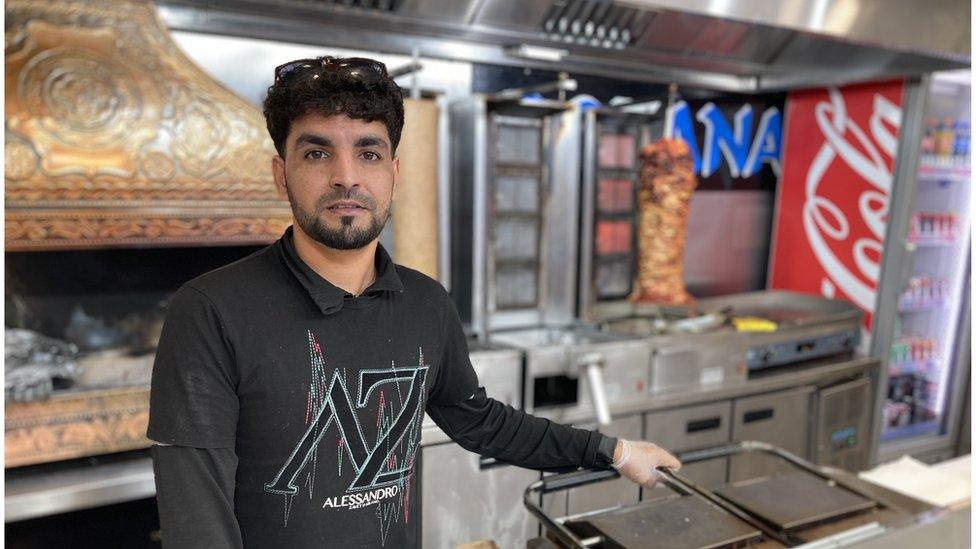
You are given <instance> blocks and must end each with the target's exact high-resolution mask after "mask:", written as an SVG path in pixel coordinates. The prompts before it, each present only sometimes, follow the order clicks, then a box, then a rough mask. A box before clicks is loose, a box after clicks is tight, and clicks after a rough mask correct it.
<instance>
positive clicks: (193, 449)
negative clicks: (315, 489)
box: [147, 286, 242, 548]
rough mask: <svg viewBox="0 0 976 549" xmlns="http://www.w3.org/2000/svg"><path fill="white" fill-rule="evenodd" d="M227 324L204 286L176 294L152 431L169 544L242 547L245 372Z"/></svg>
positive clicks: (158, 366)
mask: <svg viewBox="0 0 976 549" xmlns="http://www.w3.org/2000/svg"><path fill="white" fill-rule="evenodd" d="M232 349H233V344H232V342H231V338H230V337H229V335H228V330H227V326H226V325H225V323H224V321H223V319H222V318H221V316H220V312H219V311H218V310H217V307H216V306H215V305H214V303H213V302H212V301H211V300H210V298H209V297H207V296H206V295H205V294H204V293H202V292H201V291H199V290H197V289H196V288H193V287H191V286H183V287H182V288H180V290H179V291H177V292H176V294H175V295H174V296H173V299H172V300H171V301H170V305H169V310H168V311H167V315H166V322H165V324H164V325H163V333H162V335H161V336H160V341H159V346H158V348H157V349H156V360H155V363H154V364H153V373H152V387H151V390H150V396H149V398H150V403H149V429H148V433H147V436H148V437H149V438H150V439H151V440H153V441H155V442H157V443H159V444H157V445H156V446H153V448H152V456H153V471H154V473H155V477H156V501H157V503H158V506H159V517H160V525H161V532H160V534H161V537H162V540H163V546H164V547H174V548H183V547H190V548H195V547H201V548H203V547H219V548H226V547H240V546H241V538H242V535H241V531H240V528H239V525H238V523H237V517H236V516H235V514H234V491H235V479H236V474H237V454H236V453H235V447H236V437H237V418H238V408H239V404H238V399H237V380H238V372H237V366H236V361H235V359H234V352H233V350H232Z"/></svg>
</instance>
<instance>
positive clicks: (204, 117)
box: [4, 0, 290, 251]
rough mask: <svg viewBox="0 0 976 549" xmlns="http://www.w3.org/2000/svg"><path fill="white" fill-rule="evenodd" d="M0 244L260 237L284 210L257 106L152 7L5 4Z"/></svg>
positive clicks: (284, 219)
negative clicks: (173, 33) (194, 56)
mask: <svg viewBox="0 0 976 549" xmlns="http://www.w3.org/2000/svg"><path fill="white" fill-rule="evenodd" d="M5 11H6V26H7V30H6V35H5V38H6V51H5V59H6V68H5V71H6V72H5V92H6V97H5V107H6V119H5V125H6V137H5V143H4V155H5V159H6V164H5V170H4V179H5V186H4V194H5V198H6V214H7V220H6V249H7V250H8V251H16V250H41V249H43V250H52V249H72V248H86V247H105V246H150V245H167V246H171V245H192V244H215V243H253V244H257V243H263V242H270V241H272V240H274V239H275V238H277V237H278V236H279V235H280V234H281V233H282V232H283V230H284V228H285V227H287V225H288V223H289V220H290V210H289V209H288V205H287V202H285V201H284V200H282V197H279V196H277V194H276V191H275V188H274V185H273V183H272V179H271V173H270V159H271V157H272V156H273V155H274V149H273V147H272V145H271V141H270V139H269V138H268V136H267V132H266V130H265V128H264V119H263V117H262V116H261V113H260V112H259V111H258V109H257V108H255V107H254V106H252V105H250V104H248V103H247V102H245V101H244V100H242V99H241V98H239V97H237V96H236V95H234V94H233V93H232V92H230V91H228V90H227V89H225V88H223V87H222V86H221V85H220V84H218V83H216V82H215V81H213V80H212V79H211V78H210V77H209V76H207V75H206V74H205V73H204V72H203V71H202V70H200V69H199V68H198V67H197V66H196V65H194V63H193V62H192V61H190V60H189V58H187V57H186V56H185V55H184V54H183V53H182V52H181V51H180V50H179V48H178V47H177V46H176V44H175V43H174V42H173V41H172V39H171V38H170V37H169V35H168V33H167V31H166V29H165V28H164V27H163V26H162V24H161V23H160V21H159V20H158V18H157V17H156V14H155V12H154V9H153V7H152V5H151V4H148V3H143V2H115V1H112V2H106V1H61V2H42V1H36V0H34V1H24V0H21V1H17V0H14V1H8V2H6V4H5Z"/></svg>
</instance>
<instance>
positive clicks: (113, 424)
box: [4, 387, 152, 468]
mask: <svg viewBox="0 0 976 549" xmlns="http://www.w3.org/2000/svg"><path fill="white" fill-rule="evenodd" d="M4 410H5V413H6V417H5V422H4V441H5V445H4V467H5V468H9V467H18V466H21V465H32V464H35V463H44V462H48V461H57V460H63V459H72V458H78V457H84V456H91V455H98V454H108V453H112V452H123V451H126V450H135V449H138V448H148V447H149V446H150V445H151V444H152V443H151V442H150V441H149V439H147V438H146V427H147V426H148V425H149V390H148V389H147V388H145V387H134V388H125V389H111V390H104V391H81V392H77V393H68V394H57V395H55V396H53V397H51V398H50V399H49V400H43V401H39V402H25V403H8V404H6V405H5V406H4Z"/></svg>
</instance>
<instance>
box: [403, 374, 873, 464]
mask: <svg viewBox="0 0 976 549" xmlns="http://www.w3.org/2000/svg"><path fill="white" fill-rule="evenodd" d="M877 368H878V361H877V359H873V358H859V359H854V360H851V361H848V362H842V363H837V362H834V361H831V360H830V359H824V360H822V361H820V362H819V363H814V364H806V365H803V366H802V367H798V368H786V369H783V370H780V371H777V372H775V373H769V374H766V375H763V376H761V377H757V378H752V379H748V380H745V381H741V380H727V381H726V382H724V383H719V384H713V385H698V386H690V387H684V388H681V389H671V390H668V391H662V392H658V393H652V394H650V395H646V396H642V397H640V398H636V399H630V400H618V401H614V402H612V403H611V405H610V411H611V412H612V413H613V414H614V415H615V416H617V415H619V416H625V415H629V414H635V413H641V412H655V411H660V410H666V409H668V408H676V407H679V406H687V405H692V404H700V403H705V402H711V401H716V400H727V399H731V398H739V397H744V396H750V395H755V394H761V393H768V392H771V391H777V390H780V389H788V388H792V387H799V386H804V385H829V384H832V383H836V382H838V381H841V380H843V379H845V378H848V377H854V376H858V375H864V374H867V373H871V371H872V370H873V369H877ZM489 396H491V393H490V392H489ZM535 415H538V416H540V417H544V418H547V419H551V420H553V421H558V422H560V423H568V424H574V423H579V422H585V421H589V420H591V417H590V415H589V414H588V413H587V412H580V413H576V414H573V413H566V412H564V411H562V410H538V411H536V412H535ZM449 440H450V438H448V436H447V435H446V434H444V433H443V431H441V430H440V429H439V428H438V427H437V426H436V425H434V423H433V422H432V421H428V422H425V425H424V429H423V434H422V438H421V441H422V442H421V444H422V445H424V446H426V445H430V444H440V443H443V442H448V441H449Z"/></svg>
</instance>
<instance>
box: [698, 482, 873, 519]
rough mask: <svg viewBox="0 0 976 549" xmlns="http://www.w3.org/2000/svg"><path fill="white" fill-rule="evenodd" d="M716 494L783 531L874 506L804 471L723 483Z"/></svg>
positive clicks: (864, 499)
mask: <svg viewBox="0 0 976 549" xmlns="http://www.w3.org/2000/svg"><path fill="white" fill-rule="evenodd" d="M715 493H717V494H719V495H720V496H722V497H724V498H725V499H727V500H729V501H731V502H732V503H734V504H735V505H737V506H739V507H741V508H743V509H745V510H747V511H749V512H750V513H752V514H754V515H756V516H758V517H760V518H761V519H763V520H764V521H766V522H768V523H769V524H771V525H773V526H774V527H776V528H777V529H779V530H781V531H784V532H787V531H790V530H795V529H797V528H800V527H803V526H807V525H810V524H814V523H817V522H820V521H824V520H829V519H833V518H836V517H840V516H844V515H848V514H851V513H856V512H859V511H864V510H867V509H871V508H873V507H874V506H875V502H873V501H871V500H869V499H866V498H863V497H861V496H859V495H857V494H854V493H853V492H850V491H848V490H845V489H844V488H841V487H839V486H836V485H833V484H829V483H828V482H827V481H825V480H823V479H822V478H820V477H817V476H815V475H812V474H810V473H806V472H803V471H798V472H795V473H790V474H787V475H781V476H774V477H769V478H764V479H759V480H756V481H748V482H744V483H742V484H738V485H732V486H726V487H723V488H719V489H717V490H715Z"/></svg>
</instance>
